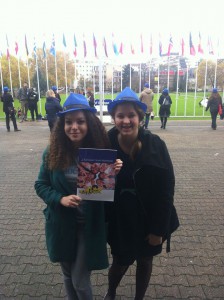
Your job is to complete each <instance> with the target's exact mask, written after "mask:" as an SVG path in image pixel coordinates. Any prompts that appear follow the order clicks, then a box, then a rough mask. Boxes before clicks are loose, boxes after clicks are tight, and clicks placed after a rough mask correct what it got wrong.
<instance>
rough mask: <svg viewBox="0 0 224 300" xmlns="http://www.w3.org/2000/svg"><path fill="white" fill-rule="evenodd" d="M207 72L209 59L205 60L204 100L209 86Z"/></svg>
mask: <svg viewBox="0 0 224 300" xmlns="http://www.w3.org/2000/svg"><path fill="white" fill-rule="evenodd" d="M207 71H208V59H207V58H206V60H205V83H204V99H205V93H206V85H207ZM204 115H205V109H203V117H204Z"/></svg>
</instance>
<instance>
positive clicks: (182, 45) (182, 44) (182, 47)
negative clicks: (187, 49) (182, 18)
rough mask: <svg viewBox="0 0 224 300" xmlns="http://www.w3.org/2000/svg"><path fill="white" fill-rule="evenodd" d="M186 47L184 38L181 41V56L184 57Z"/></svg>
mask: <svg viewBox="0 0 224 300" xmlns="http://www.w3.org/2000/svg"><path fill="white" fill-rule="evenodd" d="M184 46H185V44H184V39H183V38H182V39H181V56H184Z"/></svg>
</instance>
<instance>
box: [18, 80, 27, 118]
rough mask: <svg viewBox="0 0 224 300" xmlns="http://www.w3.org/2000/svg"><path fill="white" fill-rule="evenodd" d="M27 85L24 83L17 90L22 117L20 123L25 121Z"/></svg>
mask: <svg viewBox="0 0 224 300" xmlns="http://www.w3.org/2000/svg"><path fill="white" fill-rule="evenodd" d="M28 92H29V90H28V83H27V82H24V84H23V87H21V88H20V89H19V92H18V98H19V100H20V104H21V111H22V116H21V120H20V123H21V122H23V121H27V112H28Z"/></svg>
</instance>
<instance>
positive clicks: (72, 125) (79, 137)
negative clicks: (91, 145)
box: [64, 110, 88, 146]
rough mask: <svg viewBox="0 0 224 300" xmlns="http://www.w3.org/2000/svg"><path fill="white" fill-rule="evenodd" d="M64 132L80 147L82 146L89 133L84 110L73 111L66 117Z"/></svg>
mask: <svg viewBox="0 0 224 300" xmlns="http://www.w3.org/2000/svg"><path fill="white" fill-rule="evenodd" d="M64 130H65V134H66V135H67V137H68V138H69V139H70V140H71V141H72V142H74V143H75V144H77V145H78V146H79V145H81V144H82V141H83V139H84V138H85V136H86V135H87V131H88V126H87V120H86V116H85V114H84V113H83V111H82V110H77V111H73V112H71V113H67V114H66V115H65V126H64Z"/></svg>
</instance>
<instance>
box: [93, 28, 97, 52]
mask: <svg viewBox="0 0 224 300" xmlns="http://www.w3.org/2000/svg"><path fill="white" fill-rule="evenodd" d="M93 47H94V54H95V57H97V51H96V48H97V42H96V38H95V35H94V34H93Z"/></svg>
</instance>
